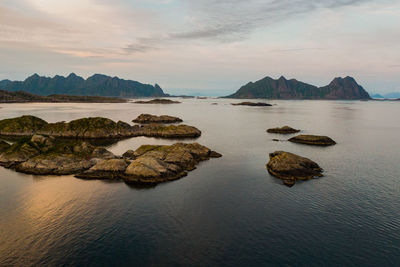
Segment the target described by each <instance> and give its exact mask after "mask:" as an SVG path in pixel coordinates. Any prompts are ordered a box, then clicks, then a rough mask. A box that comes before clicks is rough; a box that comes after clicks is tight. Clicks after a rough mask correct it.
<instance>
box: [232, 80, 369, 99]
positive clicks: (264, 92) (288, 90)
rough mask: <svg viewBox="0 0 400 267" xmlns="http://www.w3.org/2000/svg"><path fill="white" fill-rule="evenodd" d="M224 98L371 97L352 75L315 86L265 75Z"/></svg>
mask: <svg viewBox="0 0 400 267" xmlns="http://www.w3.org/2000/svg"><path fill="white" fill-rule="evenodd" d="M226 98H265V99H330V100H341V99H343V100H347V99H348V100H357V99H371V97H370V96H369V94H368V93H367V91H365V89H364V88H363V87H362V86H361V85H359V84H358V83H357V82H356V80H355V79H354V78H352V77H349V76H347V77H345V78H341V77H338V78H335V79H334V80H333V81H332V82H331V83H330V84H329V85H327V86H323V87H317V86H314V85H311V84H308V83H304V82H301V81H298V80H296V79H290V80H287V79H286V78H285V77H283V76H282V77H280V78H279V79H277V80H275V79H273V78H271V77H265V78H263V79H261V80H259V81H256V82H254V83H253V82H250V83H248V84H246V85H244V86H242V87H241V88H240V89H239V90H238V91H236V93H234V94H232V95H229V96H226Z"/></svg>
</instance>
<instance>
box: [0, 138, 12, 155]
mask: <svg viewBox="0 0 400 267" xmlns="http://www.w3.org/2000/svg"><path fill="white" fill-rule="evenodd" d="M10 146H11V145H10V144H9V143H7V142H5V141H3V140H0V153H2V152H4V151H6V150H7V149H9V148H10Z"/></svg>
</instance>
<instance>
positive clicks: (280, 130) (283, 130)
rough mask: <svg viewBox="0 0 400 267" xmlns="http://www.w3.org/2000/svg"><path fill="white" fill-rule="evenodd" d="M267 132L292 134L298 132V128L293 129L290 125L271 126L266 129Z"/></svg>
mask: <svg viewBox="0 0 400 267" xmlns="http://www.w3.org/2000/svg"><path fill="white" fill-rule="evenodd" d="M267 132H268V133H276V134H293V133H298V132H300V130H297V129H293V128H292V127H289V126H283V127H280V128H279V127H277V128H271V129H268V130H267Z"/></svg>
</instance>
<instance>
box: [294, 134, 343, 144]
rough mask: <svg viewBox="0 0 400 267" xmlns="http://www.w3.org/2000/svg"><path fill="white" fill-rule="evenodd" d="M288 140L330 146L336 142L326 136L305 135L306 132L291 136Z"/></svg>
mask: <svg viewBox="0 0 400 267" xmlns="http://www.w3.org/2000/svg"><path fill="white" fill-rule="evenodd" d="M288 141H289V142H293V143H299V144H305V145H314V146H332V145H335V144H336V142H335V141H334V140H332V138H330V137H328V136H321V135H306V134H301V135H298V136H295V137H292V138H290V139H289V140H288Z"/></svg>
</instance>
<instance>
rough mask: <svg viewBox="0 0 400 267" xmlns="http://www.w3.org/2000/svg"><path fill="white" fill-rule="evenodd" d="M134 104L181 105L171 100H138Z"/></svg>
mask: <svg viewBox="0 0 400 267" xmlns="http://www.w3.org/2000/svg"><path fill="white" fill-rule="evenodd" d="M133 103H134V104H180V103H181V102H179V101H174V100H171V99H164V98H157V99H152V100H147V101H146V100H138V101H135V102H133Z"/></svg>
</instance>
